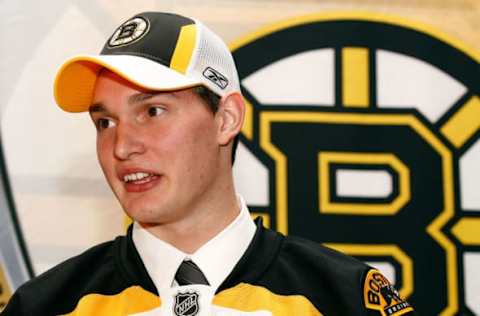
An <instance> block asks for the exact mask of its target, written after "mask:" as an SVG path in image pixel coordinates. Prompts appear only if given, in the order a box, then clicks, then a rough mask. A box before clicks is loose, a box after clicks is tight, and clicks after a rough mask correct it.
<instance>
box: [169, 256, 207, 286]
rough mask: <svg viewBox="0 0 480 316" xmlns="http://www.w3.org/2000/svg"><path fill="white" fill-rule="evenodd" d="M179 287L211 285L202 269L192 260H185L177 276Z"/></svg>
mask: <svg viewBox="0 0 480 316" xmlns="http://www.w3.org/2000/svg"><path fill="white" fill-rule="evenodd" d="M175 281H177V283H178V285H189V284H205V285H210V284H209V283H208V281H207V278H205V275H203V273H202V271H201V270H200V268H199V267H198V266H197V265H196V264H195V263H194V262H193V261H191V260H184V261H183V262H182V264H181V265H180V267H178V270H177V273H176V274H175Z"/></svg>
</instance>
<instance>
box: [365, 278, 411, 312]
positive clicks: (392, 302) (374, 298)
mask: <svg viewBox="0 0 480 316" xmlns="http://www.w3.org/2000/svg"><path fill="white" fill-rule="evenodd" d="M363 304H364V308H365V310H366V315H371V316H380V315H381V316H400V315H409V316H410V315H415V311H414V309H413V307H412V306H411V305H410V304H409V303H408V302H407V301H406V300H404V299H403V298H402V297H400V294H399V293H398V291H397V290H396V289H395V287H393V285H391V284H390V282H389V281H388V280H387V278H386V277H384V276H383V275H382V274H381V273H380V272H379V271H378V270H375V269H371V270H369V271H367V273H366V275H365V278H364V282H363Z"/></svg>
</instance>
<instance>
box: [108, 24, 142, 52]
mask: <svg viewBox="0 0 480 316" xmlns="http://www.w3.org/2000/svg"><path fill="white" fill-rule="evenodd" d="M149 27H150V23H149V22H148V20H147V19H145V18H143V17H135V18H133V19H131V20H128V21H127V22H125V23H123V24H122V25H120V26H119V27H118V28H117V30H116V31H115V32H114V33H113V35H112V37H111V38H110V40H109V41H108V47H118V46H122V45H128V44H130V43H133V42H135V41H137V40H139V39H141V38H142V37H143V36H144V35H145V34H147V32H148V30H149Z"/></svg>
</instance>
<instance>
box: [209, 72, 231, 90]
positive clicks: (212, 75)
mask: <svg viewBox="0 0 480 316" xmlns="http://www.w3.org/2000/svg"><path fill="white" fill-rule="evenodd" d="M203 76H205V78H207V79H208V80H210V81H211V82H213V83H214V84H216V85H217V86H219V87H220V88H222V89H225V88H226V87H227V86H228V79H227V78H226V77H225V76H224V75H222V74H221V73H219V72H218V71H216V70H215V69H213V68H211V67H207V68H205V70H204V71H203Z"/></svg>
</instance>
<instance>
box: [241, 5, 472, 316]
mask: <svg viewBox="0 0 480 316" xmlns="http://www.w3.org/2000/svg"><path fill="white" fill-rule="evenodd" d="M232 49H233V51H234V57H235V59H236V62H237V65H238V68H239V75H240V79H241V82H242V88H243V93H244V96H245V99H246V101H247V104H248V111H247V113H248V115H247V121H246V124H245V125H244V128H243V134H242V139H241V140H242V143H243V145H244V147H243V149H242V150H245V151H248V152H249V153H251V154H253V156H255V157H256V159H257V161H258V166H261V167H262V168H264V169H265V170H267V172H266V174H267V176H266V177H265V181H264V182H257V181H255V182H253V181H250V182H249V181H248V179H252V178H254V177H255V173H257V172H258V169H260V168H259V167H258V166H257V168H243V169H241V170H237V171H238V173H237V176H238V177H241V178H243V179H244V183H248V186H250V188H249V190H252V191H253V192H257V194H258V192H263V196H257V197H256V199H257V200H258V202H257V203H250V207H251V209H252V210H254V211H255V212H258V213H260V214H262V215H263V216H264V217H266V218H267V219H268V220H267V222H269V223H271V227H273V228H275V229H276V230H278V231H281V232H283V233H285V234H287V233H288V234H294V235H299V236H302V237H305V238H309V239H313V240H316V241H318V242H319V243H324V244H326V245H327V246H330V247H333V248H336V249H338V250H340V251H342V252H345V253H347V254H350V255H353V256H355V257H358V258H359V259H361V260H363V261H366V262H369V263H370V264H372V265H374V266H378V267H379V268H380V269H381V270H383V271H387V273H388V272H390V275H389V278H390V279H391V280H392V281H394V282H395V284H396V287H397V288H398V289H399V292H400V294H401V295H402V296H403V297H406V298H408V300H409V301H410V302H411V303H412V305H413V306H415V307H416V309H417V310H418V311H419V314H421V315H454V314H457V313H459V311H462V312H461V313H460V314H462V315H464V314H471V313H472V311H469V308H468V306H467V305H468V304H467V302H466V297H468V293H467V294H466V295H465V294H464V293H465V288H466V286H465V282H466V280H467V282H468V280H469V276H470V275H474V274H476V273H478V266H477V267H475V268H474V267H473V266H466V265H465V254H466V253H474V252H475V251H479V250H480V237H479V234H478V231H479V228H480V225H479V223H480V216H479V215H480V212H479V210H480V203H479V202H480V196H479V194H478V187H479V186H480V182H479V181H480V179H479V178H478V177H472V176H471V175H470V173H471V172H474V171H475V170H477V168H478V167H477V166H476V165H478V162H479V161H480V144H479V143H478V142H477V143H476V141H477V140H478V139H479V136H480V129H479V127H480V99H479V92H480V80H479V75H480V67H479V64H478V62H479V60H480V58H479V56H480V55H479V54H478V52H475V51H473V50H470V49H467V48H465V47H464V46H463V45H462V44H461V43H459V42H457V41H455V40H454V39H450V38H448V37H446V36H444V35H442V34H441V33H440V32H438V31H436V30H435V29H433V28H431V27H428V26H425V25H421V24H419V23H416V22H413V21H409V20H405V19H402V18H399V17H394V16H384V15H379V14H374V13H321V14H318V15H309V16H304V17H298V18H294V19H291V20H287V21H283V22H279V23H277V24H273V25H271V26H269V27H266V28H262V29H260V30H259V31H257V32H254V33H253V34H252V35H249V36H246V37H243V38H241V39H239V40H237V41H235V42H234V43H233V44H232ZM237 167H238V168H239V169H240V168H241V165H240V166H237ZM258 184H263V185H264V186H265V187H264V188H261V187H256V186H258ZM247 200H249V201H252V200H254V199H252V198H250V199H247ZM477 295H478V293H477ZM470 303H471V304H479V302H478V296H477V297H476V301H471V302H470Z"/></svg>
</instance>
